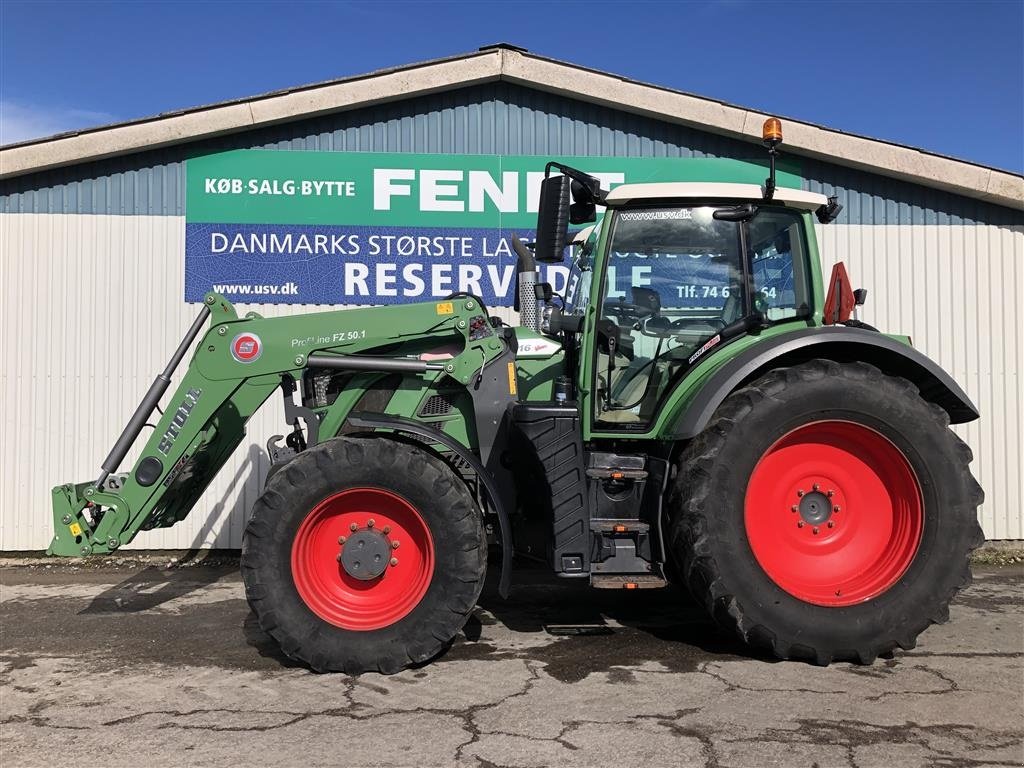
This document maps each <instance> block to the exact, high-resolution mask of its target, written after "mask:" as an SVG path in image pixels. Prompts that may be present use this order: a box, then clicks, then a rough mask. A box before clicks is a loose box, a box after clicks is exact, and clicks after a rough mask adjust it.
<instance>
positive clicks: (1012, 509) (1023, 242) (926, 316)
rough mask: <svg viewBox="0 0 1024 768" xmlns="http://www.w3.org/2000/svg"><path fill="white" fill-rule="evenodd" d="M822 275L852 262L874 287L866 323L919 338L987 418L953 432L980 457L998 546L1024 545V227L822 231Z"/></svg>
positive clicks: (859, 278)
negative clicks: (1023, 373)
mask: <svg viewBox="0 0 1024 768" xmlns="http://www.w3.org/2000/svg"><path fill="white" fill-rule="evenodd" d="M818 243H819V248H820V250H821V253H822V262H823V264H822V269H823V271H824V277H825V280H826V281H827V280H828V277H829V272H830V271H831V269H832V264H834V263H835V262H836V261H843V262H845V263H846V267H847V270H848V271H849V273H850V280H851V281H852V282H853V284H854V285H856V286H857V287H863V288H867V289H868V299H867V303H866V304H865V306H864V307H863V309H862V311H861V319H862V320H864V321H865V322H868V323H870V324H871V325H874V326H876V327H877V328H879V329H880V330H882V331H885V332H887V333H905V334H908V335H910V337H911V338H912V340H913V342H914V346H915V347H916V348H917V349H919V350H921V351H922V352H924V353H925V354H926V355H927V356H928V357H930V358H932V359H933V360H935V361H936V362H937V363H938V364H939V365H941V366H942V368H944V369H945V370H946V371H948V372H949V373H950V374H951V375H952V376H953V378H954V379H956V380H957V382H958V383H959V384H960V386H962V387H963V388H964V390H965V391H966V392H967V394H968V395H969V396H970V398H971V400H973V401H974V404H975V405H976V406H977V407H978V409H979V410H980V411H981V419H980V420H978V421H974V422H971V423H970V424H962V425H959V426H956V427H954V429H955V431H956V432H957V433H958V434H959V435H960V436H961V437H963V438H964V439H965V440H966V441H967V442H968V444H969V445H970V446H971V449H972V450H973V451H974V463H973V464H972V469H973V471H974V475H975V477H977V478H978V481H979V482H980V483H981V486H982V488H984V489H985V496H986V502H985V504H984V505H983V506H982V508H981V513H980V518H981V524H982V528H983V529H984V531H985V536H986V537H987V538H989V539H1022V538H1024V511H1022V508H1021V506H1020V499H1021V498H1024V480H1022V472H1021V466H1022V456H1024V454H1022V446H1021V442H1022V434H1024V407H1022V402H1021V401H1022V394H1021V360H1022V358H1024V350H1022V344H1024V321H1022V315H1021V314H1020V311H1021V300H1022V297H1024V228H1021V227H995V226H988V225H962V224H959V225H958V224H945V225H926V224H905V225H895V224H893V225H843V224H832V225H829V226H825V227H820V226H819V227H818Z"/></svg>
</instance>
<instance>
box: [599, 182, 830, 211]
mask: <svg viewBox="0 0 1024 768" xmlns="http://www.w3.org/2000/svg"><path fill="white" fill-rule="evenodd" d="M674 199H681V200H738V201H744V200H763V199H764V190H763V189H761V187H759V186H758V185H757V184H718V183H710V182H703V181H672V182H658V183H650V184H622V185H621V186H618V187H616V188H615V189H613V190H612V191H611V192H609V193H608V197H606V198H605V205H607V206H608V207H609V208H617V207H620V206H623V205H625V204H626V203H635V202H640V201H643V200H674ZM827 202H828V198H827V197H825V195H820V194H818V193H817V192H805V191H804V190H802V189H791V188H789V187H776V188H775V196H774V197H773V198H772V203H774V204H776V205H786V206H789V207H790V208H799V209H800V210H804V211H814V210H817V209H818V208H819V207H820V206H822V205H825V204H826V203H827Z"/></svg>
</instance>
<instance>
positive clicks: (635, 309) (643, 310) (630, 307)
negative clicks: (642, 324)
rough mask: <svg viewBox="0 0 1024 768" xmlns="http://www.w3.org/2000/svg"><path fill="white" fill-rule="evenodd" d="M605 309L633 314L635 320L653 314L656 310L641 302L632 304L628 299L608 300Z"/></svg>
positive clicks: (616, 312) (614, 312) (615, 312)
mask: <svg viewBox="0 0 1024 768" xmlns="http://www.w3.org/2000/svg"><path fill="white" fill-rule="evenodd" d="M604 309H605V311H606V312H611V313H613V314H623V315H632V316H633V318H632V319H634V320H640V319H642V318H644V317H647V316H648V315H653V314H654V310H653V309H651V308H650V307H644V306H641V305H640V304H631V303H629V302H628V301H614V302H612V301H607V302H605V305H604Z"/></svg>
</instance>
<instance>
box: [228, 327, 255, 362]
mask: <svg viewBox="0 0 1024 768" xmlns="http://www.w3.org/2000/svg"><path fill="white" fill-rule="evenodd" d="M262 354H263V342H262V341H260V337H259V336H257V335H256V334H255V333H240V334H238V335H237V336H235V338H234V339H233V340H232V341H231V356H232V357H233V358H235V360H237V361H238V362H240V363H253V362H255V361H256V360H258V359H259V357H260V355H262Z"/></svg>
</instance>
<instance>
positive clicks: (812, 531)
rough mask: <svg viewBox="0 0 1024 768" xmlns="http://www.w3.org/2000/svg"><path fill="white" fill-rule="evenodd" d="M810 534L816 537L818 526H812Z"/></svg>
mask: <svg viewBox="0 0 1024 768" xmlns="http://www.w3.org/2000/svg"><path fill="white" fill-rule="evenodd" d="M811 533H813V534H814V535H815V536H817V535H818V526H814V527H813V528H811Z"/></svg>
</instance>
